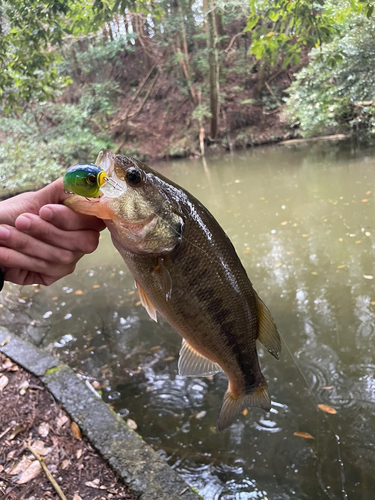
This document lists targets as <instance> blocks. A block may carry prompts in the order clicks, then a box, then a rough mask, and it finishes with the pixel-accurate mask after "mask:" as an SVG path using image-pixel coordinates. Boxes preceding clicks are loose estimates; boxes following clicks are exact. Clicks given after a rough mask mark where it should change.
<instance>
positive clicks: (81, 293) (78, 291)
mask: <svg viewBox="0 0 375 500" xmlns="http://www.w3.org/2000/svg"><path fill="white" fill-rule="evenodd" d="M74 293H75V294H76V295H83V292H82V290H76V291H75V292H74Z"/></svg>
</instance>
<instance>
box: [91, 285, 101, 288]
mask: <svg viewBox="0 0 375 500" xmlns="http://www.w3.org/2000/svg"><path fill="white" fill-rule="evenodd" d="M92 287H93V288H100V285H92Z"/></svg>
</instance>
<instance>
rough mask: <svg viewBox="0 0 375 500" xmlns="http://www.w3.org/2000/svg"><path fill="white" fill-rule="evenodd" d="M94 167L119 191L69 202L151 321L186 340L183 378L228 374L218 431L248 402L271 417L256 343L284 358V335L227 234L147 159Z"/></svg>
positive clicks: (110, 157) (105, 156)
mask: <svg viewBox="0 0 375 500" xmlns="http://www.w3.org/2000/svg"><path fill="white" fill-rule="evenodd" d="M97 163H98V164H100V166H101V167H102V168H103V169H104V170H105V171H106V172H107V173H108V175H110V176H111V178H112V179H114V180H115V182H116V183H117V185H118V186H120V187H121V190H122V191H121V195H120V196H117V197H108V196H102V197H101V198H100V199H98V200H85V199H84V198H81V197H79V196H72V197H70V198H68V199H67V200H66V201H65V204H66V205H68V206H69V207H71V208H73V209H74V210H76V211H77V212H80V213H83V214H88V215H95V216H96V217H99V218H101V219H103V220H104V221H105V223H106V225H107V227H108V229H109V230H110V232H111V235H112V241H113V243H114V245H115V247H116V248H117V249H118V251H119V252H120V254H121V255H122V257H123V259H124V261H125V263H126V265H127V266H128V268H129V269H130V271H131V273H132V274H133V276H134V278H135V281H136V286H137V288H138V291H139V294H140V298H141V302H142V304H143V305H144V306H145V308H146V309H147V311H148V313H149V315H150V316H151V318H153V319H154V320H155V321H156V320H157V312H158V313H159V314H161V315H162V316H163V317H164V318H165V319H166V320H167V321H168V323H169V324H170V325H171V326H172V327H173V328H174V329H175V330H176V331H177V332H178V333H179V334H180V335H181V336H182V337H183V342H182V348H181V351H180V358H179V363H178V368H179V373H180V375H185V376H207V375H212V374H214V373H217V372H219V371H224V372H225V373H226V375H227V377H228V380H229V384H228V390H227V392H226V394H225V396H224V401H223V405H222V408H221V411H220V415H219V420H218V429H219V430H223V429H225V428H227V427H229V426H230V425H231V424H232V423H233V421H234V420H235V418H236V416H237V414H238V413H239V412H241V411H242V410H243V409H244V408H247V407H249V406H259V407H261V408H263V409H264V410H266V411H268V410H269V409H270V406H271V401H270V397H269V393H268V388H267V383H266V381H265V379H264V377H263V375H262V373H261V370H260V367H259V361H258V355H257V349H256V340H259V341H260V342H261V343H262V344H263V345H264V346H265V348H266V349H267V350H268V351H269V352H270V353H271V354H272V355H273V356H275V357H276V358H279V355H280V350H281V343H280V337H279V334H278V332H277V328H276V325H275V323H274V321H273V319H272V317H271V314H270V312H269V310H268V309H267V307H266V306H265V304H264V303H263V302H262V300H261V299H260V298H259V297H258V295H257V293H256V292H255V290H254V288H253V286H252V284H251V282H250V280H249V278H248V276H247V274H246V271H245V269H244V268H243V266H242V264H241V262H240V259H239V258H238V256H237V254H236V251H235V249H234V247H233V245H232V243H231V242H230V240H229V238H228V237H227V235H226V234H225V232H224V231H223V229H222V228H221V227H220V225H219V224H218V222H217V221H216V220H215V218H214V217H213V216H212V215H211V213H210V212H209V211H208V210H207V209H206V208H205V207H204V206H203V205H202V204H201V203H200V202H199V201H198V200H197V199H196V198H195V197H194V196H192V195H191V194H190V193H188V192H187V191H186V190H184V189H183V188H182V187H180V186H178V185H177V184H175V183H173V182H172V181H170V180H168V179H167V178H165V177H164V176H163V175H161V174H159V173H158V172H156V171H154V170H153V169H151V168H150V167H148V166H146V165H144V164H143V163H141V162H139V161H137V160H135V159H133V158H128V157H126V156H121V155H115V154H112V153H110V152H107V151H106V152H101V154H100V155H99V157H98V160H97Z"/></svg>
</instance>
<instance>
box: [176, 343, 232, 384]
mask: <svg viewBox="0 0 375 500" xmlns="http://www.w3.org/2000/svg"><path fill="white" fill-rule="evenodd" d="M221 371H223V370H222V369H221V368H220V366H219V365H218V364H217V363H214V362H213V361H211V360H209V359H207V358H205V357H204V356H202V355H201V354H199V352H198V351H196V350H195V349H194V348H193V347H191V345H190V344H188V343H187V342H186V340H185V339H184V340H183V341H182V347H181V350H180V357H179V360H178V373H179V375H182V376H184V377H208V376H209V375H215V373H218V372H221Z"/></svg>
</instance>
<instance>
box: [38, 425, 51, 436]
mask: <svg viewBox="0 0 375 500" xmlns="http://www.w3.org/2000/svg"><path fill="white" fill-rule="evenodd" d="M48 433H49V424H48V423H47V422H42V423H41V424H40V426H39V427H38V434H39V435H40V436H42V437H44V438H45V437H47V436H48Z"/></svg>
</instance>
